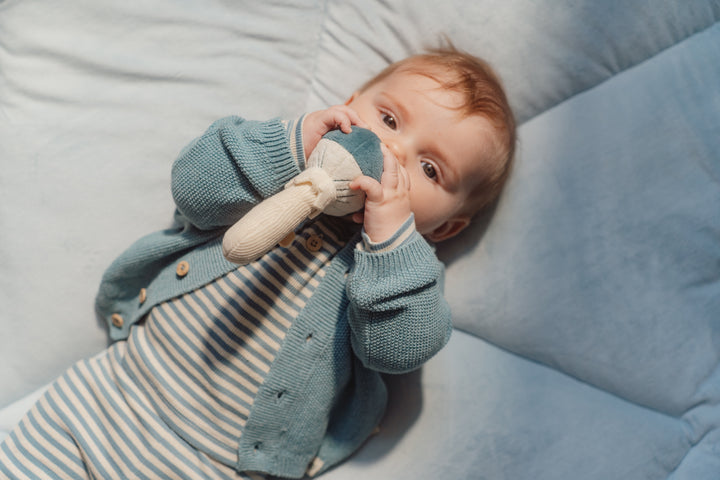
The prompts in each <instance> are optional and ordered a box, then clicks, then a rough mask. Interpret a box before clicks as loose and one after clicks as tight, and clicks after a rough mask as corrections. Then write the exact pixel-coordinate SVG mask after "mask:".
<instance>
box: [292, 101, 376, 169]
mask: <svg viewBox="0 0 720 480" xmlns="http://www.w3.org/2000/svg"><path fill="white" fill-rule="evenodd" d="M352 125H357V126H358V127H363V128H367V124H366V123H365V122H363V121H362V120H361V119H360V117H359V116H358V114H357V113H356V112H355V110H353V109H351V108H350V107H347V106H345V105H335V106H333V107H330V108H328V109H326V110H318V111H316V112H312V113H308V114H307V115H306V116H305V119H304V120H303V126H302V130H303V132H302V133H303V148H304V149H305V159H306V160H307V158H308V157H309V156H310V154H311V153H312V151H313V150H315V147H316V146H317V144H318V142H319V141H320V139H321V138H322V136H323V135H325V134H326V133H328V132H329V131H331V130H335V129H337V128H339V129H340V130H342V131H343V132H344V133H350V132H351V131H352V129H351V127H352Z"/></svg>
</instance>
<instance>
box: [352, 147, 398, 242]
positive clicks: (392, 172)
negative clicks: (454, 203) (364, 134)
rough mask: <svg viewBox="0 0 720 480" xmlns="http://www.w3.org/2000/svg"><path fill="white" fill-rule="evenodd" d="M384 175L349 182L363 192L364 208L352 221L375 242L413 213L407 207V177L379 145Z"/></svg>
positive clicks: (361, 177)
mask: <svg viewBox="0 0 720 480" xmlns="http://www.w3.org/2000/svg"><path fill="white" fill-rule="evenodd" d="M381 147H382V151H383V174H382V177H381V178H380V182H378V181H377V180H375V179H374V178H371V177H368V176H365V175H363V176H360V177H358V178H356V179H355V180H353V181H352V182H350V185H349V186H350V188H351V189H353V190H357V189H361V190H362V191H363V192H365V195H366V198H365V211H364V213H356V214H354V215H353V220H354V221H356V222H357V223H363V226H364V228H365V233H366V234H367V235H368V237H370V240H372V241H373V242H375V243H382V242H384V241H385V240H389V239H390V238H391V237H392V236H393V235H394V234H395V232H397V231H398V229H399V228H400V227H402V225H403V223H405V221H406V220H407V219H408V217H409V216H410V213H411V212H412V210H411V208H410V177H409V176H408V173H407V171H406V170H405V168H404V167H403V166H402V165H400V162H398V160H397V158H396V157H395V155H393V154H392V152H390V150H389V149H388V148H387V147H386V146H385V145H382V146H381Z"/></svg>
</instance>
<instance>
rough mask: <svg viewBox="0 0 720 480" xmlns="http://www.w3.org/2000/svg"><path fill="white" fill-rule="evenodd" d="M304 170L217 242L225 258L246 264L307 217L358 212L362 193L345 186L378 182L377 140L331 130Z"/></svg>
mask: <svg viewBox="0 0 720 480" xmlns="http://www.w3.org/2000/svg"><path fill="white" fill-rule="evenodd" d="M306 166H307V168H306V169H305V170H303V171H302V172H300V174H299V175H297V176H296V177H295V178H293V179H292V180H290V182H288V184H287V185H285V189H283V190H281V191H280V192H278V193H276V194H275V195H272V196H270V197H268V198H266V199H264V200H263V201H262V202H260V203H258V204H257V205H256V206H255V207H253V208H252V209H251V210H250V211H249V212H248V213H247V214H245V216H243V217H242V218H241V219H240V220H238V221H237V223H235V224H234V225H233V226H232V227H230V229H228V231H227V232H226V233H225V236H224V237H223V242H222V249H223V255H225V258H227V259H228V260H229V261H231V262H233V263H237V264H240V265H246V264H248V263H250V262H253V261H255V260H257V259H259V258H260V257H262V256H263V255H265V254H266V253H267V252H268V251H270V250H271V249H272V248H273V247H274V246H275V245H276V244H278V243H279V242H280V241H281V240H282V239H283V238H285V237H286V236H288V234H290V233H291V232H293V231H294V230H295V229H296V228H297V227H298V226H299V225H300V224H301V223H303V222H304V221H306V220H308V219H312V218H315V217H316V216H318V215H319V214H321V213H326V214H328V215H333V216H338V217H340V216H344V215H348V214H350V213H353V212H356V211H358V210H362V208H363V207H364V205H365V193H364V192H362V191H361V190H351V189H350V187H349V186H348V185H349V184H350V182H352V181H353V180H354V179H355V178H357V177H359V176H360V175H367V176H369V177H372V178H374V179H375V180H378V181H380V176H381V175H382V170H383V154H382V150H381V149H380V139H379V138H378V137H377V135H375V134H374V133H372V132H371V131H370V130H367V129H364V128H360V127H355V126H354V127H352V132H351V133H343V132H341V131H339V130H333V131H331V132H329V133H327V134H325V135H324V136H323V138H322V139H321V140H320V142H318V144H317V147H315V149H314V150H313V151H312V153H311V154H310V157H309V158H308V159H307V162H306Z"/></svg>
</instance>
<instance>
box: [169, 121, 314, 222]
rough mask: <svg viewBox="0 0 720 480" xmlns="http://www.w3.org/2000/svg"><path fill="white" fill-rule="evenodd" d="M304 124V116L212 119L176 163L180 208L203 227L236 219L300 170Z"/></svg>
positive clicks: (174, 178) (175, 187) (174, 187)
mask: <svg viewBox="0 0 720 480" xmlns="http://www.w3.org/2000/svg"><path fill="white" fill-rule="evenodd" d="M301 125H302V119H300V120H298V121H296V122H283V121H280V120H279V119H274V120H270V121H265V122H257V121H249V120H244V119H242V118H240V117H236V116H233V117H226V118H223V119H220V120H218V121H216V122H215V123H213V124H212V125H211V126H210V128H209V129H208V130H207V131H206V132H205V133H204V134H203V135H202V136H201V137H199V138H197V139H196V140H194V141H193V142H192V143H190V145H188V146H187V147H185V148H184V149H183V150H182V151H181V152H180V155H179V156H178V158H177V160H176V161H175V163H174V164H173V168H172V193H173V198H174V200H175V204H176V206H177V208H178V210H179V211H180V212H181V213H182V215H183V216H184V217H185V218H187V219H188V220H189V221H190V222H191V223H192V224H193V225H195V226H196V227H198V228H200V229H202V230H209V229H213V228H217V227H224V226H228V225H231V224H233V223H235V222H236V221H237V220H238V219H239V218H240V217H242V216H243V215H244V214H245V213H247V212H248V211H249V210H250V208H252V207H253V206H254V205H256V204H257V203H258V202H259V201H261V200H262V199H263V198H266V197H268V196H271V195H273V194H275V193H277V192H278V191H280V190H281V189H282V188H283V187H284V185H285V184H286V183H287V182H288V181H289V180H290V179H291V178H293V177H295V176H296V175H297V174H298V173H300V169H301V168H303V167H304V153H303V151H302V138H301V132H302V129H301Z"/></svg>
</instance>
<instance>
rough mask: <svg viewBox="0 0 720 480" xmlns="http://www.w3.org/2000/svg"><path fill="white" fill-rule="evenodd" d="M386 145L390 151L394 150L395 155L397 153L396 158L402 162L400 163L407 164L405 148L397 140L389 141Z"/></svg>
mask: <svg viewBox="0 0 720 480" xmlns="http://www.w3.org/2000/svg"><path fill="white" fill-rule="evenodd" d="M386 145H387V147H388V149H389V150H390V152H392V154H393V155H395V158H397V159H398V162H400V165H403V166H405V155H404V154H403V149H402V147H401V146H400V144H399V143H398V142H396V141H389V142H386Z"/></svg>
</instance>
